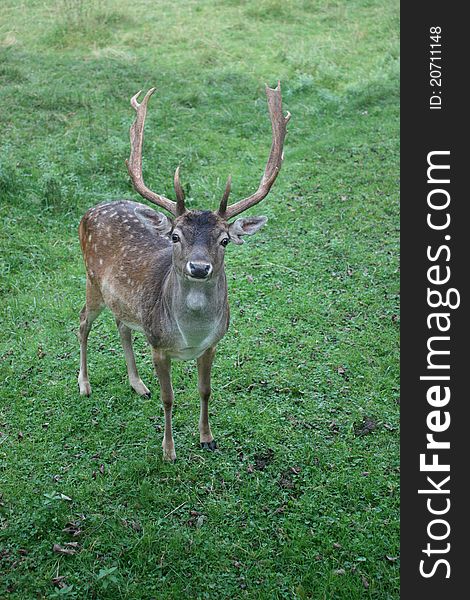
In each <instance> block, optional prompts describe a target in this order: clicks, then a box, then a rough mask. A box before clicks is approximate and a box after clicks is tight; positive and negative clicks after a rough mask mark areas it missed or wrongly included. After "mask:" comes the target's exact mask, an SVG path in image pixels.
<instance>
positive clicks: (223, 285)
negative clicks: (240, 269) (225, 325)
mask: <svg viewBox="0 0 470 600" xmlns="http://www.w3.org/2000/svg"><path fill="white" fill-rule="evenodd" d="M168 284H169V285H168V286H167V289H166V291H167V294H166V305H167V308H168V309H169V310H170V311H171V314H172V315H174V316H175V318H176V320H177V321H182V320H186V319H198V320H201V319H203V320H214V319H218V318H220V317H221V315H222V314H223V313H224V311H225V308H226V305H227V280H226V277H225V272H224V270H223V269H222V270H221V271H220V272H219V273H218V274H217V275H216V276H214V277H212V279H211V280H210V281H192V280H190V279H187V278H186V277H183V276H182V275H180V274H179V273H177V272H176V270H175V269H174V268H172V269H171V271H170V274H169V281H168Z"/></svg>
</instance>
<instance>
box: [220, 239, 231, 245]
mask: <svg viewBox="0 0 470 600" xmlns="http://www.w3.org/2000/svg"><path fill="white" fill-rule="evenodd" d="M229 242H230V238H228V237H227V238H224V239H223V240H222V241H221V242H220V243H221V244H222V246H224V248H225V246H226V245H227V244H228V243H229Z"/></svg>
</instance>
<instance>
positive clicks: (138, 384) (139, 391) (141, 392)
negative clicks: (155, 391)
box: [131, 379, 152, 398]
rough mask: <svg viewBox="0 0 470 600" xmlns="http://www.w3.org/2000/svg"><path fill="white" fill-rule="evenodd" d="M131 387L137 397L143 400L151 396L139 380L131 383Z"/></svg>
mask: <svg viewBox="0 0 470 600" xmlns="http://www.w3.org/2000/svg"><path fill="white" fill-rule="evenodd" d="M131 387H132V388H133V389H134V391H135V392H137V394H139V396H142V397H143V398H150V397H151V395H152V394H151V393H150V390H149V389H148V387H147V386H146V385H144V384H143V383H142V381H140V379H139V380H137V381H134V382H133V383H131Z"/></svg>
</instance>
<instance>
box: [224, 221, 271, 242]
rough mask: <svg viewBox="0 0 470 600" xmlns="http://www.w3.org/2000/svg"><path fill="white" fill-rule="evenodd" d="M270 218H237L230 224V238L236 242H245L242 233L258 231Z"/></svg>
mask: <svg viewBox="0 0 470 600" xmlns="http://www.w3.org/2000/svg"><path fill="white" fill-rule="evenodd" d="M267 220H268V217H245V218H242V219H237V220H236V221H234V222H233V223H230V225H229V226H228V232H229V234H230V239H231V240H232V242H233V243H234V244H243V242H244V240H242V238H241V236H242V235H253V234H254V233H256V232H257V231H258V230H259V229H261V227H263V225H264V224H265V223H266V221H267Z"/></svg>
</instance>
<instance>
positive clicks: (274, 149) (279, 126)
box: [219, 81, 291, 219]
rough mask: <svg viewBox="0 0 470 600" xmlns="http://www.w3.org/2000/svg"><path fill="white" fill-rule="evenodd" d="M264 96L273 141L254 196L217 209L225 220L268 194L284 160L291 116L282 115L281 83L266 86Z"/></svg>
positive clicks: (288, 114)
mask: <svg viewBox="0 0 470 600" xmlns="http://www.w3.org/2000/svg"><path fill="white" fill-rule="evenodd" d="M266 96H267V99H268V109H269V115H270V117H271V126H272V135H273V141H272V144H271V152H270V154H269V158H268V162H267V164H266V168H265V170H264V173H263V177H262V178H261V181H260V184H259V187H258V189H257V190H256V192H255V193H254V194H252V195H251V196H248V197H247V198H244V199H243V200H239V201H238V202H236V203H235V204H232V205H231V206H228V207H225V210H223V208H224V207H223V206H222V203H221V206H220V208H219V213H220V214H221V215H222V216H223V217H224V218H225V219H230V218H231V217H234V216H235V215H239V214H240V213H242V212H244V211H245V210H247V209H248V208H250V207H252V206H254V205H255V204H258V202H261V200H263V198H265V197H266V196H267V195H268V194H269V190H270V189H271V187H272V185H273V183H274V181H275V180H276V177H277V176H278V174H279V171H280V170H281V166H282V161H283V159H284V153H283V147H284V139H285V137H286V132H287V123H288V122H289V120H290V118H291V114H290V113H289V112H288V113H287V115H286V116H284V115H283V113H282V96H281V82H280V81H279V82H278V84H277V87H276V88H274V89H272V88H270V87H268V86H266Z"/></svg>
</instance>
